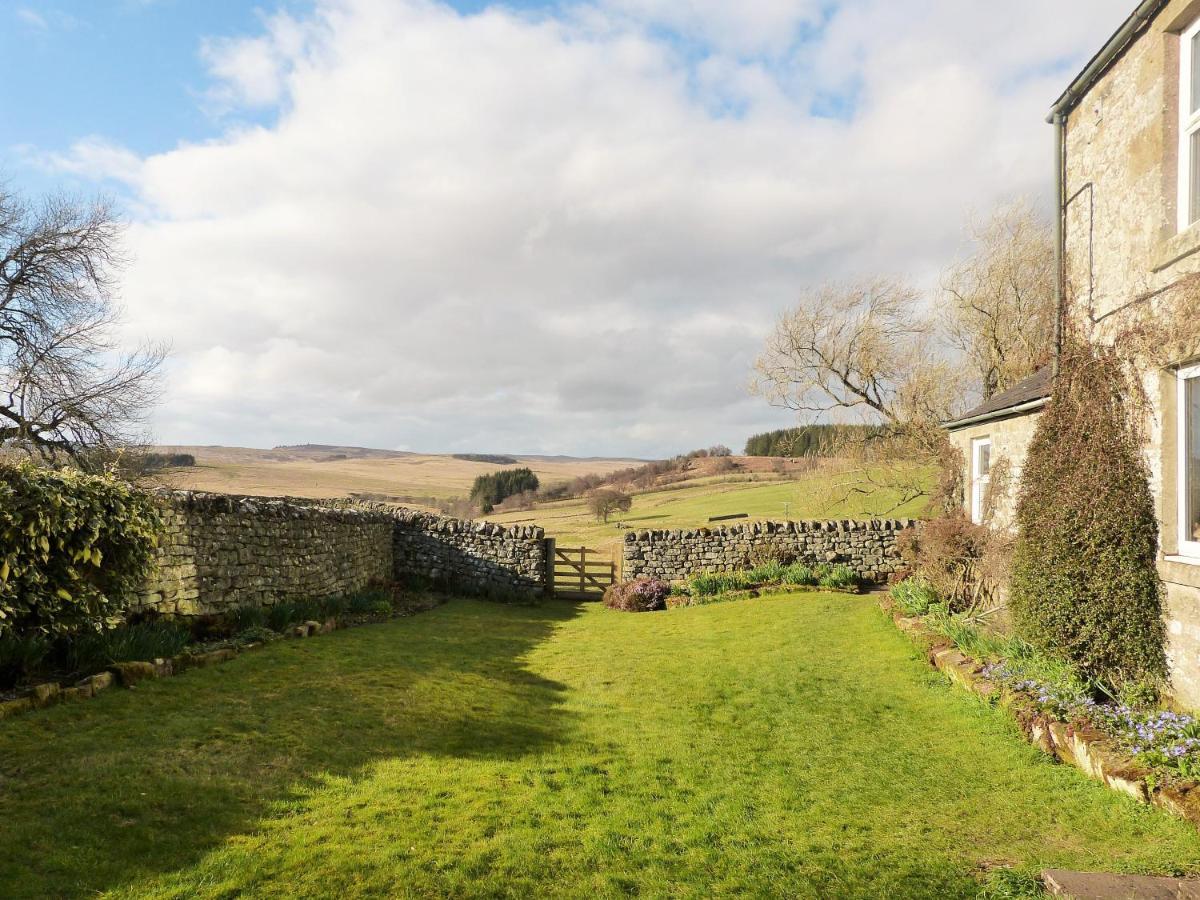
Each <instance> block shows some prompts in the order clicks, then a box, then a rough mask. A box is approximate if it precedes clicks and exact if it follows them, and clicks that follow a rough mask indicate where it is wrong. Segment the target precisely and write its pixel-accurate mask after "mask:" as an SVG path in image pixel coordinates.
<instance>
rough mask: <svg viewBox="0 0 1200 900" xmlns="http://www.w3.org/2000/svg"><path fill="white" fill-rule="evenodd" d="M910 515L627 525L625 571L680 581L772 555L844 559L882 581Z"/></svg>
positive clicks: (895, 561) (896, 558) (810, 560)
mask: <svg viewBox="0 0 1200 900" xmlns="http://www.w3.org/2000/svg"><path fill="white" fill-rule="evenodd" d="M915 524H916V523H915V522H914V521H913V520H912V519H873V520H870V521H865V522H856V521H849V520H841V521H833V520H822V521H809V522H753V523H746V524H739V525H732V526H726V527H721V528H696V529H691V530H686V531H630V532H629V533H627V534H626V535H625V546H624V552H623V554H622V559H623V563H624V577H625V578H635V577H637V576H638V575H649V576H652V577H655V578H662V579H665V580H667V581H678V580H682V579H684V578H687V577H688V576H689V575H692V574H694V573H698V572H732V571H736V570H738V569H748V568H751V566H752V565H753V562H752V561H753V560H761V559H764V558H769V557H774V558H777V559H783V560H796V561H798V562H802V563H807V564H809V565H816V564H817V563H842V564H844V565H847V566H849V567H850V568H852V569H853V570H854V571H855V573H856V574H857V575H858V576H859V578H861V579H863V580H864V581H868V582H874V583H882V582H884V581H886V580H887V577H888V576H889V575H891V574H892V573H893V572H895V571H897V569H899V568H900V551H899V549H898V548H897V546H896V537H897V536H898V535H899V534H900V532H902V531H904V530H905V529H906V528H912V527H914V526H915Z"/></svg>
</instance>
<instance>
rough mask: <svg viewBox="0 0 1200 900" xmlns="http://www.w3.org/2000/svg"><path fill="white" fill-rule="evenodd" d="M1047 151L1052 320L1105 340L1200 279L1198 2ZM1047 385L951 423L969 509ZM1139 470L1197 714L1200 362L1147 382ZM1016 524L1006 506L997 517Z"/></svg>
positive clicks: (1060, 118)
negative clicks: (1143, 466)
mask: <svg viewBox="0 0 1200 900" xmlns="http://www.w3.org/2000/svg"><path fill="white" fill-rule="evenodd" d="M1048 121H1049V122H1050V123H1051V124H1053V126H1054V134H1055V143H1056V160H1057V166H1056V172H1055V182H1056V185H1057V193H1058V196H1057V201H1058V211H1059V215H1058V217H1057V231H1058V241H1057V250H1058V264H1059V265H1058V271H1059V278H1058V289H1057V294H1058V302H1059V309H1060V312H1061V316H1060V321H1062V322H1065V323H1069V324H1070V325H1071V326H1072V327H1074V328H1075V329H1077V330H1078V331H1079V332H1080V333H1083V334H1086V335H1088V336H1089V337H1090V339H1092V340H1094V341H1101V342H1103V341H1109V342H1111V341H1113V340H1115V339H1117V338H1116V337H1115V336H1116V335H1117V334H1119V333H1120V332H1122V331H1123V330H1125V329H1127V328H1129V327H1130V326H1131V324H1132V323H1135V322H1136V319H1137V317H1139V316H1141V317H1143V321H1144V320H1145V317H1147V316H1150V317H1154V316H1161V315H1162V313H1161V312H1160V311H1159V310H1160V309H1162V308H1163V307H1162V302H1163V301H1162V298H1164V297H1167V296H1170V294H1171V292H1172V288H1173V287H1177V286H1178V285H1180V283H1181V281H1182V280H1183V279H1184V278H1186V277H1188V276H1192V275H1196V274H1197V273H1200V0H1146V2H1143V3H1141V4H1139V5H1138V7H1137V8H1136V9H1135V10H1134V11H1133V12H1132V14H1131V15H1130V16H1129V18H1128V19H1127V20H1126V21H1125V22H1124V24H1123V25H1122V26H1121V27H1120V28H1119V29H1118V30H1117V32H1116V33H1115V34H1114V35H1113V36H1112V37H1111V38H1110V39H1109V40H1108V42H1107V43H1106V44H1105V45H1104V46H1103V47H1102V48H1101V49H1100V50H1099V52H1098V53H1097V54H1096V56H1095V57H1093V59H1092V60H1091V61H1090V62H1089V63H1088V65H1087V66H1086V67H1085V68H1084V70H1083V71H1082V72H1081V73H1080V74H1079V75H1078V76H1077V77H1076V78H1075V79H1074V80H1073V81H1072V82H1071V84H1070V85H1069V86H1068V87H1067V89H1066V90H1065V91H1064V92H1063V94H1062V96H1061V97H1059V99H1058V100H1057V101H1056V102H1055V103H1054V105H1053V107H1052V109H1051V110H1050V116H1049V119H1048ZM1050 380H1051V374H1050V372H1048V371H1043V372H1039V373H1038V374H1037V375H1035V376H1033V377H1032V378H1031V379H1029V380H1027V381H1026V382H1023V383H1022V384H1019V385H1017V386H1015V387H1014V388H1013V389H1012V390H1010V391H1007V392H1005V393H1004V394H1001V395H998V396H996V397H993V398H991V400H989V401H988V403H986V404H984V405H983V406H981V407H980V408H978V409H976V410H973V411H972V412H971V413H970V414H968V415H967V416H965V417H963V418H962V419H960V420H958V421H956V422H951V423H949V424H948V428H949V430H950V434H951V439H952V441H953V442H954V443H955V444H956V445H957V446H958V447H959V448H960V449H961V450H962V452H963V457H964V460H965V461H966V467H967V471H966V472H965V476H966V485H967V490H966V491H965V493H966V500H965V502H966V505H967V507H968V511H969V512H970V513H971V514H972V515H973V516H974V517H975V518H977V519H978V517H979V515H980V502H981V501H980V497H981V496H983V495H984V494H985V493H986V491H987V489H988V485H989V483H990V479H991V477H992V473H993V472H994V471H995V469H996V466H997V464H998V463H999V462H1000V461H1001V460H1006V461H1007V462H1006V465H1007V466H1008V468H1009V469H1010V471H1019V468H1020V466H1021V465H1022V464H1023V462H1024V458H1025V452H1026V448H1027V447H1028V444H1029V439H1030V437H1031V435H1032V433H1033V428H1034V425H1035V424H1036V421H1037V416H1038V415H1039V411H1040V409H1041V407H1042V405H1044V403H1045V398H1046V396H1047V395H1048V394H1049V389H1050ZM1143 381H1144V386H1145V389H1146V392H1147V394H1148V395H1149V397H1150V400H1151V406H1152V410H1151V415H1150V416H1149V419H1148V421H1147V428H1148V443H1147V446H1146V451H1145V452H1146V458H1147V462H1148V464H1149V467H1150V472H1151V486H1152V489H1153V491H1154V496H1155V503H1156V507H1157V514H1158V519H1159V525H1160V548H1159V570H1160V573H1161V575H1162V578H1163V580H1164V582H1165V583H1166V585H1167V602H1168V611H1167V620H1168V635H1169V645H1168V655H1169V658H1170V662H1171V670H1172V683H1173V689H1174V692H1175V695H1176V697H1177V698H1178V699H1179V701H1180V702H1182V703H1183V704H1184V705H1187V706H1190V707H1193V708H1200V358H1180V359H1174V360H1171V361H1170V362H1169V364H1168V365H1166V366H1165V367H1163V368H1157V367H1156V368H1154V369H1153V370H1148V371H1145V372H1144V373H1143ZM996 514H997V520H998V521H1001V522H1011V497H1009V498H1008V501H1007V504H1005V503H1004V502H1003V501H1001V502H1000V503H998V504H997V507H996Z"/></svg>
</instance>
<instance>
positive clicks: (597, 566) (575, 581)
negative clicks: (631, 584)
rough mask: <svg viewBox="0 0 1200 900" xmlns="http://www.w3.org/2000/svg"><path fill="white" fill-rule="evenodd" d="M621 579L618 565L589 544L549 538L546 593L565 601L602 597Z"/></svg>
mask: <svg viewBox="0 0 1200 900" xmlns="http://www.w3.org/2000/svg"><path fill="white" fill-rule="evenodd" d="M616 580H617V564H616V563H615V562H613V561H612V559H610V558H608V557H605V556H604V555H603V554H602V553H601V552H600V551H598V550H592V549H589V548H588V547H559V546H558V545H557V544H556V543H555V541H554V540H553V539H552V538H551V539H548V540H547V541H546V592H547V593H548V594H553V596H555V597H561V598H562V599H564V600H599V599H600V598H601V597H603V596H604V592H605V591H606V590H607V589H608V586H609V585H610V584H613V583H614V582H615V581H616Z"/></svg>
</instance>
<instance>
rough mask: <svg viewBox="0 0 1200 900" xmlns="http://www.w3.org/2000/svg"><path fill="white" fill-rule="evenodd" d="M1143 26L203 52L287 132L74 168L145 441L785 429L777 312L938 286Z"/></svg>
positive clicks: (660, 15)
mask: <svg viewBox="0 0 1200 900" xmlns="http://www.w3.org/2000/svg"><path fill="white" fill-rule="evenodd" d="M1129 5H1130V0H1103V2H1099V0H1060V2H1059V3H1056V4H1055V8H1054V10H1053V13H1048V12H1047V11H1046V6H1045V4H1044V3H1042V2H1040V0H1014V2H1009V3H1004V4H998V3H963V2H962V0H926V2H911V3H903V4H900V3H895V2H892V0H859V2H855V3H848V4H846V5H845V7H844V8H830V7H829V6H828V4H818V3H816V2H815V0H797V2H785V0H756V2H745V3H739V4H729V3H726V2H709V0H689V2H680V3H677V2H670V3H667V2H661V0H607V2H603V0H602V2H601V3H600V5H590V6H567V7H564V8H562V9H561V10H560V11H559V12H557V13H556V14H553V15H541V16H536V17H535V16H531V15H527V14H516V13H512V12H507V11H503V10H501V9H491V10H488V11H485V12H483V13H481V14H477V15H471V16H461V15H459V14H457V13H455V12H454V11H452V10H450V9H448V8H446V7H444V6H441V5H438V4H434V3H427V2H419V0H327V2H322V3H321V4H320V5H319V7H318V10H317V12H316V14H314V15H313V16H312V18H310V19H304V20H295V19H292V18H289V17H287V16H285V15H275V16H272V17H268V18H266V19H264V25H263V32H262V34H260V35H257V36H252V37H248V38H228V37H226V38H221V39H213V40H209V41H207V42H205V44H204V47H203V49H202V53H203V55H204V58H205V59H206V61H207V62H208V64H209V66H210V68H211V71H212V74H213V77H214V87H213V89H212V92H211V94H210V96H209V97H208V98H207V100H208V101H212V100H215V101H216V102H217V103H218V104H220V105H222V106H223V107H225V108H227V109H233V110H234V111H235V113H234V114H236V109H237V108H239V107H264V106H266V107H274V106H278V108H279V115H278V119H277V122H276V123H275V124H274V125H272V126H271V127H257V126H256V127H244V126H243V127H238V126H236V125H230V126H229V129H228V132H227V133H226V134H225V135H224V136H223V137H222V138H221V139H219V140H215V141H212V142H211V143H206V144H203V145H195V146H182V147H180V148H178V149H176V150H174V151H172V152H169V153H164V154H161V155H156V156H152V157H149V158H146V159H142V160H136V161H131V160H130V159H129V157H128V156H127V155H126V154H123V153H122V152H121V151H119V149H118V148H115V147H112V146H111V145H109V144H107V143H104V142H102V141H98V140H91V141H89V142H87V143H84V144H81V145H80V148H79V149H80V154H78V155H76V156H69V155H68V156H62V157H59V164H60V165H62V166H64V167H67V168H70V167H71V166H76V167H77V168H78V167H79V166H86V165H87V164H88V162H89V159H90V160H91V162H92V164H94V165H95V166H97V167H98V168H100V169H103V170H105V173H106V174H108V175H110V176H111V175H112V174H113V173H114V172H115V173H116V174H117V175H118V176H119V177H121V178H123V179H124V180H126V181H127V182H128V183H129V184H130V186H131V189H132V192H133V194H134V196H135V201H136V203H135V208H136V209H138V210H140V212H139V219H138V221H137V222H136V223H135V225H134V226H133V227H132V229H131V231H130V240H131V244H132V250H133V251H134V253H135V255H136V259H137V262H136V264H135V265H134V266H133V267H132V268H131V270H130V271H129V272H128V277H127V281H126V286H125V292H124V293H125V301H126V305H127V308H128V318H129V325H130V331H131V332H132V333H138V334H148V335H150V336H153V337H162V338H168V339H170V340H171V341H172V342H173V344H174V350H175V355H174V360H173V363H172V367H171V376H170V377H171V382H170V392H169V396H168V399H167V402H166V403H165V405H164V407H163V408H162V410H161V411H160V415H159V417H158V422H157V432H158V435H159V438H160V439H162V440H166V441H173V442H181V443H182V442H189V443H190V442H203V443H218V442H219V443H241V444H250V445H269V444H273V443H285V442H298V441H319V442H329V443H333V442H353V443H359V444H368V445H373V446H385V447H386V446H401V445H403V446H408V447H416V448H428V449H438V450H474V451H524V450H536V451H542V452H570V453H577V454H601V453H625V454H639V455H655V454H664V453H668V452H674V451H679V450H685V449H689V448H690V447H692V446H694V445H699V444H705V443H711V442H713V441H717V440H721V441H726V442H729V443H734V444H740V441H741V440H742V439H744V437H745V436H746V434H747V433H748V432H749V431H750V430H752V429H755V428H758V427H760V426H765V425H778V424H781V423H782V422H783V421H785V420H784V419H783V417H782V416H781V415H780V414H778V413H773V412H772V411H770V410H767V409H765V408H764V407H763V405H762V403H761V401H759V400H756V399H753V398H749V397H748V396H747V395H746V393H745V384H746V382H747V380H748V377H749V368H750V365H751V362H752V360H753V357H754V355H755V353H756V351H757V349H758V347H759V345H760V343H761V340H762V337H763V335H764V334H765V331H766V330H767V328H768V327H769V325H770V323H771V321H772V319H773V317H774V316H775V314H776V313H777V312H778V311H779V310H780V309H782V308H783V307H785V306H786V305H787V304H788V303H789V302H790V301H791V300H792V299H793V298H794V297H795V295H796V293H797V291H798V290H799V289H800V288H801V287H803V286H804V285H806V284H809V283H812V282H815V281H819V280H821V279H823V278H826V277H829V276H839V275H850V274H855V273H865V272H874V271H883V272H897V273H902V274H909V275H911V276H913V277H915V278H917V279H923V280H929V279H931V276H932V273H934V272H936V271H937V269H938V268H940V267H941V266H942V265H943V264H944V263H945V262H946V261H947V260H948V259H949V257H950V256H952V255H953V254H954V252H955V251H956V250H957V249H958V248H959V241H960V234H961V225H962V222H963V219H964V216H965V214H966V213H967V211H968V210H969V209H972V208H975V209H982V208H986V207H988V206H989V205H990V204H991V203H993V202H994V201H995V200H997V199H998V198H1001V197H1004V196H1007V195H1011V194H1014V193H1021V192H1029V191H1044V190H1045V189H1046V187H1047V186H1048V183H1049V179H1050V172H1051V164H1050V149H1051V136H1050V133H1049V129H1048V127H1046V126H1044V125H1043V124H1042V117H1043V115H1044V113H1045V110H1046V108H1047V107H1048V106H1049V103H1050V101H1051V100H1052V99H1053V98H1054V96H1056V95H1057V93H1058V92H1059V90H1060V89H1061V88H1062V87H1063V86H1064V84H1065V82H1066V81H1067V79H1068V78H1069V76H1070V75H1071V74H1073V70H1074V68H1076V67H1077V64H1078V63H1079V62H1080V61H1081V60H1082V59H1084V58H1085V57H1086V56H1087V55H1088V54H1089V53H1090V52H1091V51H1093V50H1095V49H1096V48H1097V47H1098V46H1099V44H1100V43H1101V42H1102V41H1103V39H1104V38H1105V37H1106V36H1107V34H1108V33H1109V32H1111V30H1112V29H1113V28H1115V26H1116V25H1117V24H1119V21H1120V19H1121V17H1122V15H1123V14H1124V13H1125V12H1127V7H1128V6H1129ZM734 9H736V10H737V11H738V12H737V14H736V15H735V14H733V13H732V12H731V11H732V10H734ZM1081 23H1085V24H1084V25H1081ZM814 110H816V111H817V112H818V113H819V112H824V113H827V115H824V116H822V115H818V114H816V113H814ZM829 113H832V115H829Z"/></svg>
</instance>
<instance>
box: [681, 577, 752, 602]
mask: <svg viewBox="0 0 1200 900" xmlns="http://www.w3.org/2000/svg"><path fill="white" fill-rule="evenodd" d="M748 574H749V573H747V572H697V573H696V574H694V575H692V577H691V578H689V579H688V593H690V594H691V595H692V597H694V598H700V597H714V596H716V595H717V594H725V593H728V592H729V591H741V590H745V589H746V588H748V587H751V586H752V582H751V581H750V579H749V578H748V577H747V576H748Z"/></svg>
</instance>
